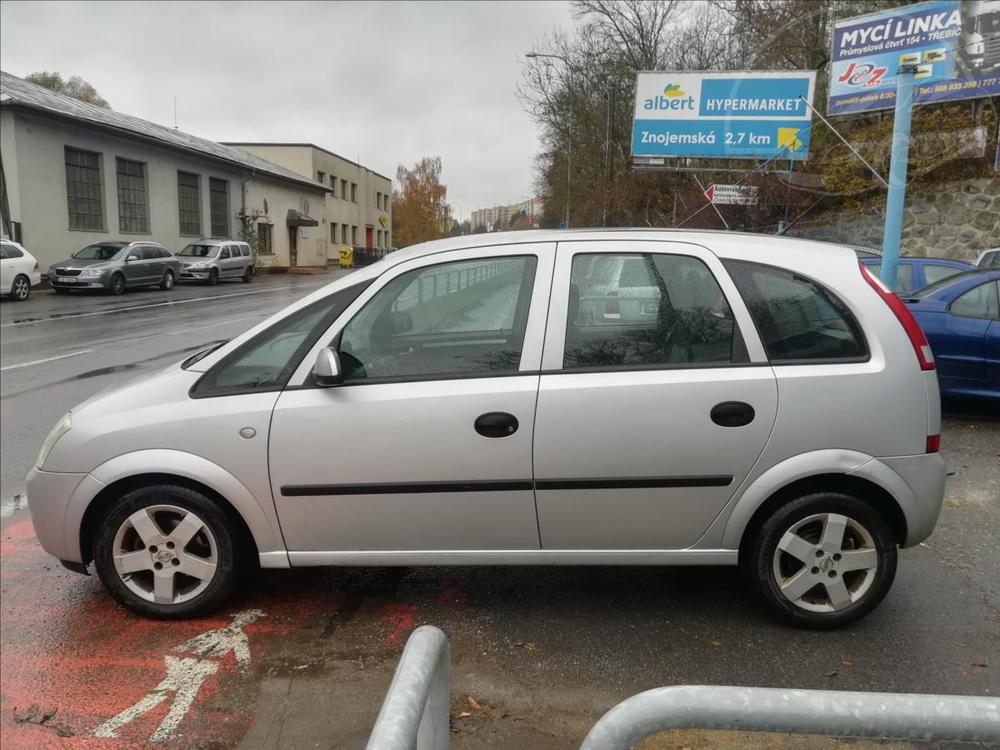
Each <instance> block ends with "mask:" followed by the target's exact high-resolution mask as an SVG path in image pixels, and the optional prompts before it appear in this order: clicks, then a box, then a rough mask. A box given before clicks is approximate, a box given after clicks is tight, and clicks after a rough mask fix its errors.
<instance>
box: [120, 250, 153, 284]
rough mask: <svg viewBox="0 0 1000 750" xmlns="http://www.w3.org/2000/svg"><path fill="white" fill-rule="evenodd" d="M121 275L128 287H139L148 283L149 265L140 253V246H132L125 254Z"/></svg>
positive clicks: (141, 252)
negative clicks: (123, 276)
mask: <svg viewBox="0 0 1000 750" xmlns="http://www.w3.org/2000/svg"><path fill="white" fill-rule="evenodd" d="M122 273H124V274H125V281H126V283H128V285H129V286H141V285H143V284H145V283H147V282H148V281H149V264H148V263H147V261H146V259H145V256H144V254H143V251H142V245H132V246H130V247H129V248H128V250H127V252H126V253H125V258H124V263H123V264H122Z"/></svg>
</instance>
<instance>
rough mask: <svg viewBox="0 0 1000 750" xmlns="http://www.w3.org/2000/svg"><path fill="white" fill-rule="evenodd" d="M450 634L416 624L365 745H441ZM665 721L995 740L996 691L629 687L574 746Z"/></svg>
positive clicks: (627, 738)
mask: <svg viewBox="0 0 1000 750" xmlns="http://www.w3.org/2000/svg"><path fill="white" fill-rule="evenodd" d="M450 693H451V685H450V677H449V667H448V639H447V638H446V637H445V635H444V633H442V632H441V631H440V630H439V629H438V628H435V627H433V626H431V625H424V626H422V627H419V628H417V629H416V630H415V631H413V634H412V635H411V636H410V638H409V640H408V641H407V643H406V648H405V649H404V650H403V656H402V657H401V658H400V660H399V665H398V666H397V667H396V673H395V675H394V676H393V678H392V684H391V685H390V686H389V692H388V693H387V694H386V697H385V702H384V703H383V704H382V709H381V710H380V711H379V714H378V719H376V721H375V728H374V730H372V734H371V737H370V738H369V740H368V750H410V749H411V748H416V750H447V747H448V720H449V697H450ZM668 729H730V730H739V731H744V732H747V731H756V732H792V733H796V734H818V735H826V736H835V737H868V738H872V737H877V738H891V739H905V740H923V741H931V740H938V741H958V742H998V743H1000V698H992V697H991V698H981V697H975V696H962V695H917V694H907V693H859V692H844V691H834V690H785V689H781V688H748V687H727V686H711V685H680V686H676V687H664V688H656V689H655V690H647V691H646V692H644V693H639V694H638V695H635V696H632V697H631V698H628V699H626V700H624V701H622V702H621V703H619V704H618V705H617V706H615V707H614V708H612V709H611V710H610V711H608V712H607V713H606V714H604V716H602V717H601V719H600V720H599V721H598V722H597V723H596V724H595V725H594V726H593V728H592V729H591V730H590V732H588V733H587V737H586V738H585V739H584V741H583V744H582V745H581V746H580V750H624V749H625V748H629V747H632V746H633V745H634V744H635V743H637V742H639V740H641V739H643V738H644V737H648V736H649V735H651V734H656V733H657V732H662V731H665V730H668Z"/></svg>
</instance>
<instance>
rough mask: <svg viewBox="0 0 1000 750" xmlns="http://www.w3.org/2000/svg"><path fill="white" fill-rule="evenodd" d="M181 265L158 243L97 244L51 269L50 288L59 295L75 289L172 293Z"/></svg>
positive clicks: (117, 292) (116, 292)
mask: <svg viewBox="0 0 1000 750" xmlns="http://www.w3.org/2000/svg"><path fill="white" fill-rule="evenodd" d="M180 272H181V264H180V262H179V261H178V260H177V259H176V258H174V256H173V255H172V254H171V253H170V251H169V250H167V249H166V248H165V247H163V245H160V244H158V243H156V242H96V243H94V244H93V245H87V246H86V247H85V248H83V249H82V250H78V251H77V252H75V253H73V255H72V256H71V257H70V258H69V259H67V260H64V261H60V262H58V263H53V264H52V266H50V267H49V284H51V286H52V288H53V289H54V290H55V291H56V292H58V293H59V294H65V293H67V292H69V291H71V290H73V289H105V290H107V291H109V292H111V293H112V294H121V293H123V292H124V291H125V290H126V289H134V288H136V287H142V286H158V287H160V289H172V288H173V286H174V282H175V281H177V278H178V276H180Z"/></svg>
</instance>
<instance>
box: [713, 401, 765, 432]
mask: <svg viewBox="0 0 1000 750" xmlns="http://www.w3.org/2000/svg"><path fill="white" fill-rule="evenodd" d="M709 416H711V417H712V421H713V422H715V423H716V424H717V425H719V426H720V427H743V426H745V425H748V424H750V423H751V422H753V418H754V417H755V416H756V412H754V410H753V407H752V406H750V404H745V403H743V402H742V401H723V402H722V403H721V404H716V405H715V406H713V407H712V411H711V412H709Z"/></svg>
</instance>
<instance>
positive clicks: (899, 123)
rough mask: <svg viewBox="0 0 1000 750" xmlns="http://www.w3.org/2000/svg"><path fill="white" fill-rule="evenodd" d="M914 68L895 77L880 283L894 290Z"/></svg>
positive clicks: (903, 201) (900, 233) (907, 68)
mask: <svg viewBox="0 0 1000 750" xmlns="http://www.w3.org/2000/svg"><path fill="white" fill-rule="evenodd" d="M916 70H917V69H916V66H915V65H901V66H900V68H899V72H898V74H897V78H896V110H895V114H894V117H893V122H892V158H891V160H890V162H889V195H888V197H887V199H886V203H885V233H884V235H883V237H882V272H881V277H882V281H883V282H884V283H885V285H886V286H887V287H889V288H890V289H895V288H896V267H897V264H898V261H899V244H900V240H901V239H902V237H903V206H904V205H905V203H906V167H907V163H908V161H909V158H910V121H911V119H912V115H913V79H914V74H915V73H916Z"/></svg>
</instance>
